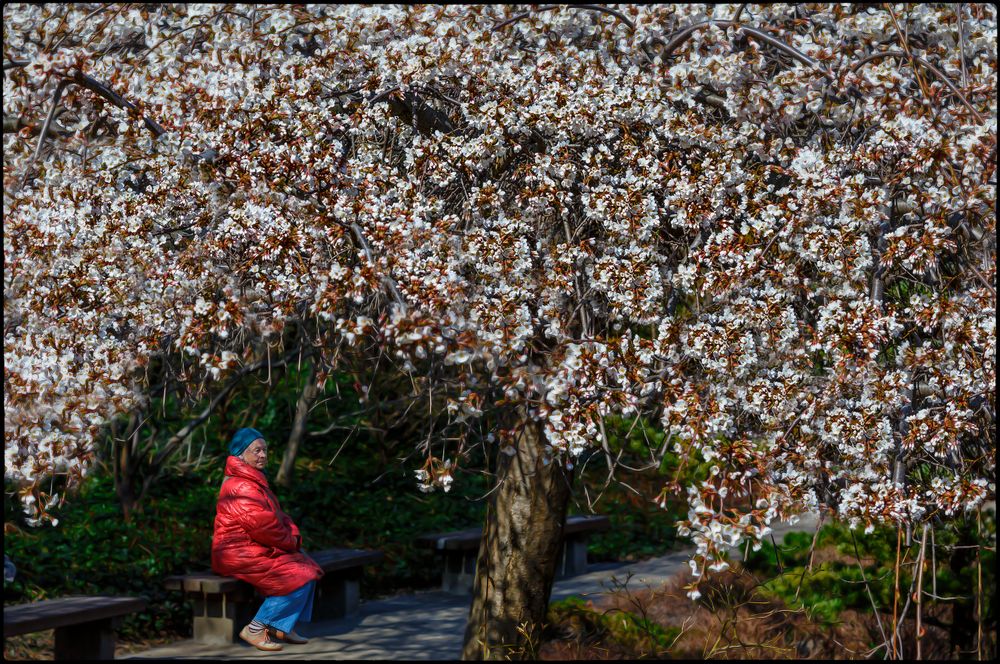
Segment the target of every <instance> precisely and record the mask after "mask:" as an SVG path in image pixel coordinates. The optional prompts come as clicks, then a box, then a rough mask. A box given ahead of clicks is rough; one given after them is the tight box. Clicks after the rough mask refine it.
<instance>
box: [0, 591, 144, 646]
mask: <svg viewBox="0 0 1000 664" xmlns="http://www.w3.org/2000/svg"><path fill="white" fill-rule="evenodd" d="M145 608H146V600H144V599H142V598H141V597H107V596H96V597H95V596H89V597H83V596H76V597H60V598H58V599H45V600H42V601H40V602H32V603H30V604H14V605H11V606H5V607H3V635H4V637H8V636H16V635H18V634H28V633H30V632H38V631H41V630H45V629H55V628H57V627H65V626H67V625H76V624H80V623H87V622H94V621H97V620H105V619H108V618H115V617H118V616H124V615H127V614H129V613H135V612H138V611H142V610H143V609H145Z"/></svg>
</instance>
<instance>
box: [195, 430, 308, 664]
mask: <svg viewBox="0 0 1000 664" xmlns="http://www.w3.org/2000/svg"><path fill="white" fill-rule="evenodd" d="M229 454H230V456H229V458H228V459H226V477H225V479H224V480H223V482H222V489H221V490H220V491H219V502H218V505H217V506H216V514H215V534H214V535H213V537H212V570H213V571H214V572H215V573H216V574H222V575H224V576H231V577H235V578H237V579H242V580H243V581H246V582H247V583H249V584H251V585H252V586H253V587H254V588H256V589H257V592H258V593H260V594H261V595H263V596H264V597H265V598H266V599H265V600H264V603H263V604H261V607H260V610H259V611H257V615H256V616H254V619H253V620H252V621H250V624H248V625H247V626H246V627H244V628H243V630H242V631H241V632H240V638H241V639H243V640H244V641H246V642H247V643H249V644H251V645H252V646H255V647H256V648H258V649H260V650H281V648H282V647H281V644H280V643H277V642H276V641H274V640H273V639H280V640H282V641H286V642H288V643H307V640H306V639H304V638H302V637H301V636H299V635H298V634H296V633H295V630H294V627H295V623H296V622H297V621H299V620H300V619H301V620H302V621H303V622H308V621H309V620H310V619H311V617H312V600H313V588H314V587H315V585H316V579H318V578H319V577H321V576H322V575H323V570H322V569H321V568H320V567H319V565H317V564H316V562H315V561H313V560H312V559H311V558H309V556H307V555H306V554H305V553H303V552H302V537H301V536H300V535H299V529H298V527H297V526H296V525H295V524H294V523H293V522H292V519H291V518H290V517H289V516H288V515H287V514H285V513H284V512H282V511H281V506H280V505H278V499H277V498H276V497H275V496H274V493H272V492H271V488H270V487H269V486H268V484H267V477H265V475H264V468H265V467H266V466H267V443H266V442H265V441H264V436H263V434H261V433H260V432H259V431H257V430H256V429H240V430H239V431H237V432H236V435H234V436H233V440H232V442H230V443H229Z"/></svg>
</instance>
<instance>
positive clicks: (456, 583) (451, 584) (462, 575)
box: [441, 550, 479, 596]
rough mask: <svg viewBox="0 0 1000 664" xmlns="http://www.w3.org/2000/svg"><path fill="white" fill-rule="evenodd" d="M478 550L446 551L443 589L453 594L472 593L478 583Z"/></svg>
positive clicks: (442, 576) (442, 580)
mask: <svg viewBox="0 0 1000 664" xmlns="http://www.w3.org/2000/svg"><path fill="white" fill-rule="evenodd" d="M478 556H479V552H478V551H475V550H474V551H445V553H444V571H443V572H442V573H441V590H443V591H445V592H446V593H451V594H452V595H463V596H464V595H471V594H472V589H473V588H474V587H475V584H476V558H477V557H478Z"/></svg>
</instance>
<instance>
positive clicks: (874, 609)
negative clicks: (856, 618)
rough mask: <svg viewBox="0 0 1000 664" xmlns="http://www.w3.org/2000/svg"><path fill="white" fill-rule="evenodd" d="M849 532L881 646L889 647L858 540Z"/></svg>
mask: <svg viewBox="0 0 1000 664" xmlns="http://www.w3.org/2000/svg"><path fill="white" fill-rule="evenodd" d="M848 532H850V533H851V542H853V543H854V558H855V560H857V561H858V569H859V570H861V581H862V582H863V583H864V584H865V590H866V591H867V592H868V600H869V601H870V602H871V603H872V613H874V614H875V622H876V623H877V624H878V631H879V632H880V633H881V634H882V647H884V648H885V649H886V650H888V649H889V639H888V637H886V635H885V628H883V627H882V618H881V617H880V616H879V612H878V605H877V604H875V597H874V596H873V595H872V589H871V586H869V585H868V578H867V576H866V575H865V566H864V565H862V564H861V553H860V552H859V551H858V540H857V539H856V538H855V537H854V531H853V530H850V531H848Z"/></svg>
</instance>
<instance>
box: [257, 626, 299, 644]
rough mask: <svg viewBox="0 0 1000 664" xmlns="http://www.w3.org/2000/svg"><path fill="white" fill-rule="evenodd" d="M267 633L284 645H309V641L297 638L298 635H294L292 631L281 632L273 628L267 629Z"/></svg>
mask: <svg viewBox="0 0 1000 664" xmlns="http://www.w3.org/2000/svg"><path fill="white" fill-rule="evenodd" d="M267 633H268V634H269V635H270V636H272V637H274V638H276V639H280V640H282V641H284V642H286V643H295V644H298V645H301V644H303V643H309V639H307V638H305V637H304V636H299V635H298V634H296V633H295V630H294V629H293V630H292V631H291V632H282V631H281V630H280V629H274V628H273V627H268V628H267Z"/></svg>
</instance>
